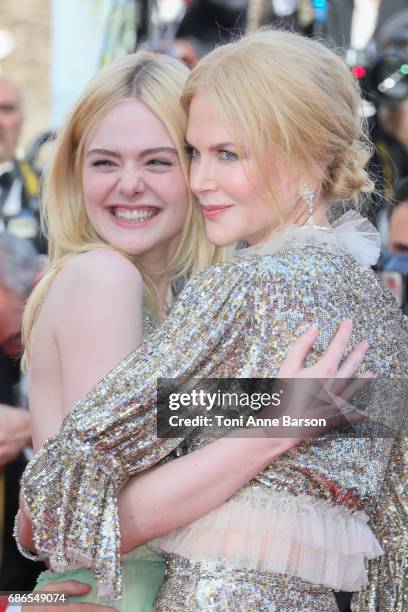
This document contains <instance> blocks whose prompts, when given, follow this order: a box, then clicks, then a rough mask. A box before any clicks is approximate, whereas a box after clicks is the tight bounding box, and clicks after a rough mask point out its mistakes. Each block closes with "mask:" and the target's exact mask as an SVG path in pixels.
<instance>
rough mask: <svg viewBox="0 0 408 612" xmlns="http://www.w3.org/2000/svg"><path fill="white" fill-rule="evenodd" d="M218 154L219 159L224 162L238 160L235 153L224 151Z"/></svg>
mask: <svg viewBox="0 0 408 612" xmlns="http://www.w3.org/2000/svg"><path fill="white" fill-rule="evenodd" d="M219 154H220V159H225V160H226V161H237V159H238V155H237V154H236V153H233V152H232V151H226V150H225V149H222V150H221V151H219Z"/></svg>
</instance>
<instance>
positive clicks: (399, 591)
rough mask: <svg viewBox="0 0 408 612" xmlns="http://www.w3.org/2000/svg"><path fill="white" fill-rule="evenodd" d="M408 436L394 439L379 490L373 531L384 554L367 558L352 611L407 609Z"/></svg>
mask: <svg viewBox="0 0 408 612" xmlns="http://www.w3.org/2000/svg"><path fill="white" fill-rule="evenodd" d="M407 483H408V438H407V437H404V438H400V439H399V440H397V442H396V444H395V446H394V449H393V452H392V455H391V461H390V463H389V466H388V470H387V474H386V477H385V481H384V487H383V489H382V492H381V500H380V508H379V514H378V520H377V521H376V524H377V526H378V527H377V529H376V530H375V531H376V535H377V537H378V539H379V541H380V544H381V547H382V548H383V550H384V555H382V556H381V557H379V558H377V559H373V560H372V561H370V562H369V566H368V585H367V586H366V587H365V588H364V589H363V590H362V591H360V592H359V593H358V595H355V596H354V598H353V606H352V609H353V612H377V610H381V612H405V611H406V610H408V490H407Z"/></svg>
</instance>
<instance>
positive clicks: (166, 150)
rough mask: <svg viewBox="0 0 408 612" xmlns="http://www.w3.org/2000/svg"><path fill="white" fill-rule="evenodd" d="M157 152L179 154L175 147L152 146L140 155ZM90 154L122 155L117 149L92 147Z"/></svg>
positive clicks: (117, 156) (144, 155)
mask: <svg viewBox="0 0 408 612" xmlns="http://www.w3.org/2000/svg"><path fill="white" fill-rule="evenodd" d="M156 153H171V154H172V155H177V151H176V149H174V148H173V147H152V148H150V149H144V150H143V151H141V152H140V154H139V156H140V157H146V156H147V155H154V154H156ZM89 155H109V156H110V157H116V158H119V157H120V154H119V153H117V152H116V151H111V150H110V149H91V150H90V151H88V153H87V154H86V156H87V157H88V156H89Z"/></svg>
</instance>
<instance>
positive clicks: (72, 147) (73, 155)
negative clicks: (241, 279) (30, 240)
mask: <svg viewBox="0 0 408 612" xmlns="http://www.w3.org/2000/svg"><path fill="white" fill-rule="evenodd" d="M188 75H189V71H188V69H187V68H186V67H185V66H184V65H183V64H182V63H181V62H179V61H177V60H175V59H173V58H170V57H167V56H164V55H158V54H154V53H150V52H138V53H135V54H132V55H128V56H126V57H123V58H120V59H118V60H116V61H114V62H112V63H111V64H108V65H107V66H105V67H104V68H103V69H102V70H100V71H99V72H98V73H97V75H96V76H95V77H94V78H93V79H92V80H91V81H90V83H89V84H88V85H87V87H86V88H85V90H84V92H83V93H82V95H81V97H80V98H79V100H78V101H77V103H76V104H75V106H74V108H73V109H72V111H71V113H70V115H69V116H68V118H67V119H66V121H65V123H64V125H63V127H62V128H61V130H60V132H59V135H58V138H57V140H56V143H55V149H54V154H53V159H52V162H51V165H50V169H49V172H48V174H47V177H46V181H45V189H44V198H43V212H42V225H43V231H44V233H45V234H46V236H47V238H48V241H49V255H50V268H49V270H48V272H47V274H46V275H45V276H44V277H43V278H42V280H41V281H40V283H39V284H38V285H37V287H36V288H35V290H34V291H33V293H32V295H31V296H30V299H29V301H28V303H27V306H26V309H25V313H24V320H23V339H24V345H25V353H24V358H23V363H24V364H25V365H27V363H28V358H29V351H30V340H31V337H32V333H33V328H34V325H35V323H36V321H37V318H38V315H39V312H40V309H41V306H42V304H43V302H44V299H45V297H46V295H47V292H48V289H49V287H50V284H51V283H52V281H53V279H54V278H55V276H56V274H58V272H59V271H60V270H61V269H62V268H63V267H64V265H65V264H66V263H67V262H68V261H69V260H70V259H71V258H72V257H74V256H75V255H77V254H79V253H83V252H85V251H89V250H91V249H95V248H103V247H107V246H110V245H108V244H107V243H106V242H105V241H104V240H103V239H102V238H101V237H100V236H99V235H98V234H97V233H96V231H95V229H94V228H93V227H92V225H91V223H90V221H89V219H88V216H87V214H86V211H85V203H84V196H83V190H82V166H83V159H84V154H85V147H86V142H87V138H88V136H89V134H90V133H91V131H92V130H93V129H94V128H95V126H96V125H97V123H98V122H99V121H101V119H102V117H103V116H104V115H105V114H106V112H107V111H108V110H109V109H111V108H112V107H113V106H115V105H116V104H118V103H119V102H121V101H123V100H124V99H129V98H137V99H138V100H141V101H142V102H143V103H144V104H146V106H147V107H148V108H149V109H150V110H151V111H152V112H153V113H155V115H156V116H157V117H158V118H159V119H160V120H161V121H162V122H163V124H164V125H165V127H166V129H167V130H168V132H169V135H170V137H171V139H172V140H173V142H174V145H175V147H176V149H177V152H178V155H179V158H180V164H181V168H182V172H183V174H184V178H185V180H186V183H187V184H188V160H187V158H186V155H185V132H186V125H187V115H186V113H185V111H184V109H183V107H182V105H181V103H180V98H181V94H182V92H183V88H184V85H185V82H186V80H187V77H188ZM124 255H126V256H127V257H128V258H129V259H130V260H131V261H133V262H134V263H135V264H136V265H137V267H138V268H139V270H140V272H141V274H142V276H143V279H144V281H145V287H146V301H147V303H148V304H149V305H150V306H152V305H153V306H154V305H155V303H156V295H155V288H154V283H153V280H152V278H150V276H149V272H148V271H147V270H145V269H144V268H143V266H142V265H141V264H140V262H138V261H137V258H132V257H130V256H129V255H128V254H126V253H124ZM226 256H227V255H226V252H225V251H223V250H221V249H217V248H216V247H214V246H213V245H211V244H210V243H209V241H208V240H207V238H206V234H205V226H204V222H203V218H202V215H201V213H200V211H199V206H198V205H196V203H195V202H194V199H193V196H192V194H191V193H190V195H189V207H188V213H187V218H186V222H185V225H184V229H183V232H182V236H181V239H180V244H179V246H178V249H177V252H176V254H175V256H174V258H173V260H172V262H171V263H170V265H169V266H167V268H166V269H165V270H163V273H166V274H168V275H169V277H175V276H177V275H184V276H187V277H189V276H191V275H192V274H194V273H195V272H197V271H199V270H200V269H203V268H205V267H207V266H209V265H211V264H213V263H216V262H217V261H221V260H223V259H225V258H226Z"/></svg>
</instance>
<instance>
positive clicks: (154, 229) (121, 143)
mask: <svg viewBox="0 0 408 612" xmlns="http://www.w3.org/2000/svg"><path fill="white" fill-rule="evenodd" d="M82 176H83V195H84V201H85V209H86V212H87V215H88V217H89V220H90V222H91V224H92V226H93V227H94V229H95V230H96V232H97V233H98V234H99V236H101V238H103V239H104V240H105V241H106V242H107V243H108V244H110V245H112V246H114V247H116V248H118V249H121V250H122V251H124V252H125V253H128V254H129V255H137V256H138V258H139V260H140V261H142V262H143V264H145V265H146V266H147V267H150V268H151V269H152V270H154V269H163V268H164V267H165V266H166V265H167V264H168V263H169V262H170V260H171V259H172V257H173V255H174V253H175V250H176V249H177V246H178V242H179V238H180V234H181V231H182V229H183V225H184V222H185V219H186V215H187V211H188V202H189V194H188V190H187V186H186V184H185V180H184V176H183V172H182V169H181V166H180V161H179V157H178V154H177V150H176V148H175V146H174V143H173V142H172V140H171V138H170V135H169V133H168V131H167V129H166V128H165V126H164V125H163V123H162V122H161V121H160V120H159V119H158V117H157V116H156V115H155V114H154V113H153V112H152V111H151V110H150V109H149V108H148V107H147V106H146V105H145V104H144V103H143V102H141V101H140V100H137V99H128V100H124V101H123V102H120V103H119V104H117V105H116V106H114V107H113V108H112V109H111V110H110V111H108V112H107V113H106V115H105V116H104V117H103V118H102V120H101V121H100V123H99V124H98V125H97V126H96V128H95V129H94V130H93V132H92V133H91V135H90V137H89V139H88V142H87V143H86V147H85V155H84V163H83V175H82Z"/></svg>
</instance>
